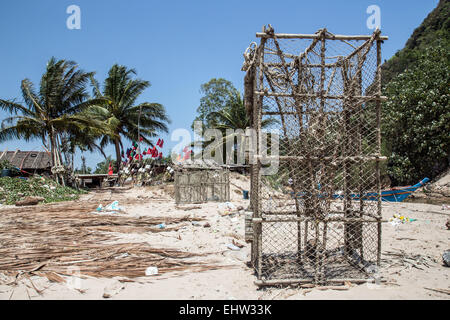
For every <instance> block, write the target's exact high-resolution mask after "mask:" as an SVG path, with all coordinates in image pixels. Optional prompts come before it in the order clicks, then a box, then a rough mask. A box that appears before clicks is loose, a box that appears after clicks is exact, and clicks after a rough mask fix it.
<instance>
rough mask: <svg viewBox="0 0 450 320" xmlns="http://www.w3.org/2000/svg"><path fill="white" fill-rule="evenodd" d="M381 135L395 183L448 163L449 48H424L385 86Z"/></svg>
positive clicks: (437, 170) (409, 180)
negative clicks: (410, 63) (417, 56)
mask: <svg viewBox="0 0 450 320" xmlns="http://www.w3.org/2000/svg"><path fill="white" fill-rule="evenodd" d="M386 95H387V96H388V98H389V99H388V101H387V102H386V103H384V105H383V122H382V134H383V140H384V143H385V146H386V148H385V152H386V153H387V155H389V163H388V173H389V175H390V176H391V178H392V179H393V180H394V183H396V184H411V183H416V182H417V181H418V180H420V179H422V178H424V177H425V176H428V177H430V178H433V177H434V176H436V175H438V174H439V173H441V172H443V171H444V170H445V169H446V168H447V167H448V166H449V156H450V107H449V97H450V51H449V46H448V42H441V43H439V44H437V45H436V46H433V47H429V48H427V49H426V50H424V52H423V53H422V54H421V55H420V56H419V58H418V61H417V63H416V64H415V65H414V66H413V67H412V68H410V69H408V70H406V71H405V72H404V73H402V74H400V75H398V76H397V77H396V78H395V79H394V80H392V81H391V82H390V83H389V84H388V85H387V87H386Z"/></svg>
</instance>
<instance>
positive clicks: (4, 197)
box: [0, 177, 86, 204]
mask: <svg viewBox="0 0 450 320" xmlns="http://www.w3.org/2000/svg"><path fill="white" fill-rule="evenodd" d="M82 193H86V191H83V190H75V189H72V188H70V187H62V186H60V185H58V184H56V183H55V182H54V181H53V180H50V179H44V178H30V179H27V180H25V179H20V178H11V177H3V178H0V202H2V203H3V204H15V203H16V201H18V200H22V199H23V198H24V197H27V196H37V197H43V198H44V199H45V200H44V203H49V202H59V201H68V200H75V199H78V197H79V195H80V194H82Z"/></svg>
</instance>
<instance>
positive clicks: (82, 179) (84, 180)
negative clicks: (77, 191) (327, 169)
mask: <svg viewBox="0 0 450 320" xmlns="http://www.w3.org/2000/svg"><path fill="white" fill-rule="evenodd" d="M117 178H118V175H117V174H112V175H108V174H107V173H99V174H77V175H75V181H76V185H77V186H78V187H83V188H101V187H112V186H114V184H115V183H116V182H117Z"/></svg>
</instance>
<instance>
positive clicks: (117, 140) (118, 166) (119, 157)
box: [114, 138, 122, 173]
mask: <svg viewBox="0 0 450 320" xmlns="http://www.w3.org/2000/svg"><path fill="white" fill-rule="evenodd" d="M114 146H115V147H116V173H119V170H120V163H121V162H122V155H121V154H120V141H119V138H116V139H115V140H114Z"/></svg>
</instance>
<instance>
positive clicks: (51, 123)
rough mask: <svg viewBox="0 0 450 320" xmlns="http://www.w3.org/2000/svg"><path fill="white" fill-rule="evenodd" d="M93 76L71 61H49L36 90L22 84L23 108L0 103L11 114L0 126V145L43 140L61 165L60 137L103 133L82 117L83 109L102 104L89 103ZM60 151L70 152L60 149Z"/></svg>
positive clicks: (90, 121) (99, 125)
mask: <svg viewBox="0 0 450 320" xmlns="http://www.w3.org/2000/svg"><path fill="white" fill-rule="evenodd" d="M93 74H94V73H92V72H84V71H83V70H80V69H79V68H78V65H77V64H76V63H75V62H73V61H66V60H56V59H55V58H51V59H50V60H49V61H48V63H47V66H46V70H45V72H44V74H43V75H42V77H41V81H40V83H39V87H38V88H35V86H34V84H33V83H32V82H31V81H30V80H28V79H24V80H23V81H22V83H21V91H22V100H23V104H21V103H17V102H16V101H14V100H3V99H0V109H2V110H4V111H6V112H7V113H9V114H10V116H9V117H7V118H5V119H4V120H3V121H2V123H1V129H0V141H5V140H10V139H25V140H26V141H28V140H30V139H35V138H36V139H42V142H43V144H44V146H46V147H47V148H48V147H49V146H50V150H51V153H52V160H55V159H57V160H56V161H57V162H58V163H55V165H61V163H60V161H59V159H61V151H60V149H61V148H60V142H59V141H60V140H62V139H61V138H62V135H72V134H77V135H82V134H87V133H88V132H89V131H91V130H95V129H97V130H101V129H102V126H101V124H100V123H98V122H97V121H96V120H95V119H93V118H89V117H83V116H82V115H81V112H82V111H83V110H85V109H86V108H89V107H91V106H93V105H96V104H98V103H101V102H103V99H90V97H89V95H88V93H87V91H86V85H87V84H88V83H89V78H90V77H92V75H93ZM63 151H66V152H68V151H69V148H66V146H65V145H63Z"/></svg>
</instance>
